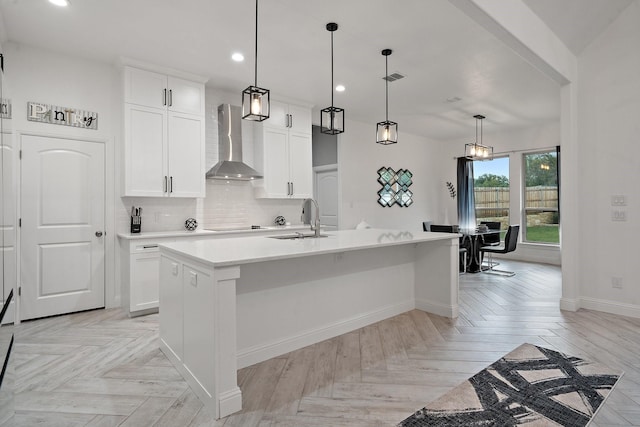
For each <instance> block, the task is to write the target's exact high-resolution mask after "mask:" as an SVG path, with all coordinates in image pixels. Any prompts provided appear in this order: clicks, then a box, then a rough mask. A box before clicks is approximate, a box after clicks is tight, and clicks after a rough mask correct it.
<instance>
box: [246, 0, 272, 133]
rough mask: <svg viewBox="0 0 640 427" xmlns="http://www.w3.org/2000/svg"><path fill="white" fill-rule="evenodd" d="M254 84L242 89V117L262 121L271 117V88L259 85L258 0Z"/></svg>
mask: <svg viewBox="0 0 640 427" xmlns="http://www.w3.org/2000/svg"><path fill="white" fill-rule="evenodd" d="M254 64H255V70H254V71H255V80H254V84H253V86H249V87H248V88H246V89H245V90H243V91H242V118H243V119H245V120H253V121H257V122H261V121H263V120H266V119H268V118H269V89H263V88H261V87H258V0H256V50H255V57H254Z"/></svg>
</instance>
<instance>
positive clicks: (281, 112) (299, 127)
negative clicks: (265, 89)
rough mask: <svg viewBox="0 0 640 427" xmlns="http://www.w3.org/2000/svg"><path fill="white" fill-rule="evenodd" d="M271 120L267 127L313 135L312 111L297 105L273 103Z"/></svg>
mask: <svg viewBox="0 0 640 427" xmlns="http://www.w3.org/2000/svg"><path fill="white" fill-rule="evenodd" d="M269 109H270V113H269V120H266V121H265V122H263V123H264V125H265V126H269V127H277V128H282V129H287V130H290V131H292V132H297V133H305V134H311V109H310V108H307V107H303V106H300V105H295V104H286V103H284V102H279V101H271V104H270V106H269Z"/></svg>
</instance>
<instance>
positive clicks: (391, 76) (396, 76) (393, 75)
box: [382, 71, 407, 83]
mask: <svg viewBox="0 0 640 427" xmlns="http://www.w3.org/2000/svg"><path fill="white" fill-rule="evenodd" d="M405 77H407V76H406V75H404V74H401V73H399V72H397V71H396V72H393V73H391V74H389V75H388V76H386V77H383V78H382V80H386V81H388V82H389V83H391V82H395V81H396V80H400V79H404V78H405Z"/></svg>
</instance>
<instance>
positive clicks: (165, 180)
mask: <svg viewBox="0 0 640 427" xmlns="http://www.w3.org/2000/svg"><path fill="white" fill-rule="evenodd" d="M168 188H169V187H168V184H167V175H165V176H164V190H163V191H162V192H163V193H166V192H167V190H168Z"/></svg>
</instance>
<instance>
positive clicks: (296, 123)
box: [289, 104, 311, 135]
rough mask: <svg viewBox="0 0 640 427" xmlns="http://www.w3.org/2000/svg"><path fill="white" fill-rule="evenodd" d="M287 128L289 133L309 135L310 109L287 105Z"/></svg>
mask: <svg viewBox="0 0 640 427" xmlns="http://www.w3.org/2000/svg"><path fill="white" fill-rule="evenodd" d="M289 115H290V118H289V127H290V129H291V132H299V133H306V134H309V135H310V134H311V109H310V108H305V107H300V106H298V105H293V104H290V105H289Z"/></svg>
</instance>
